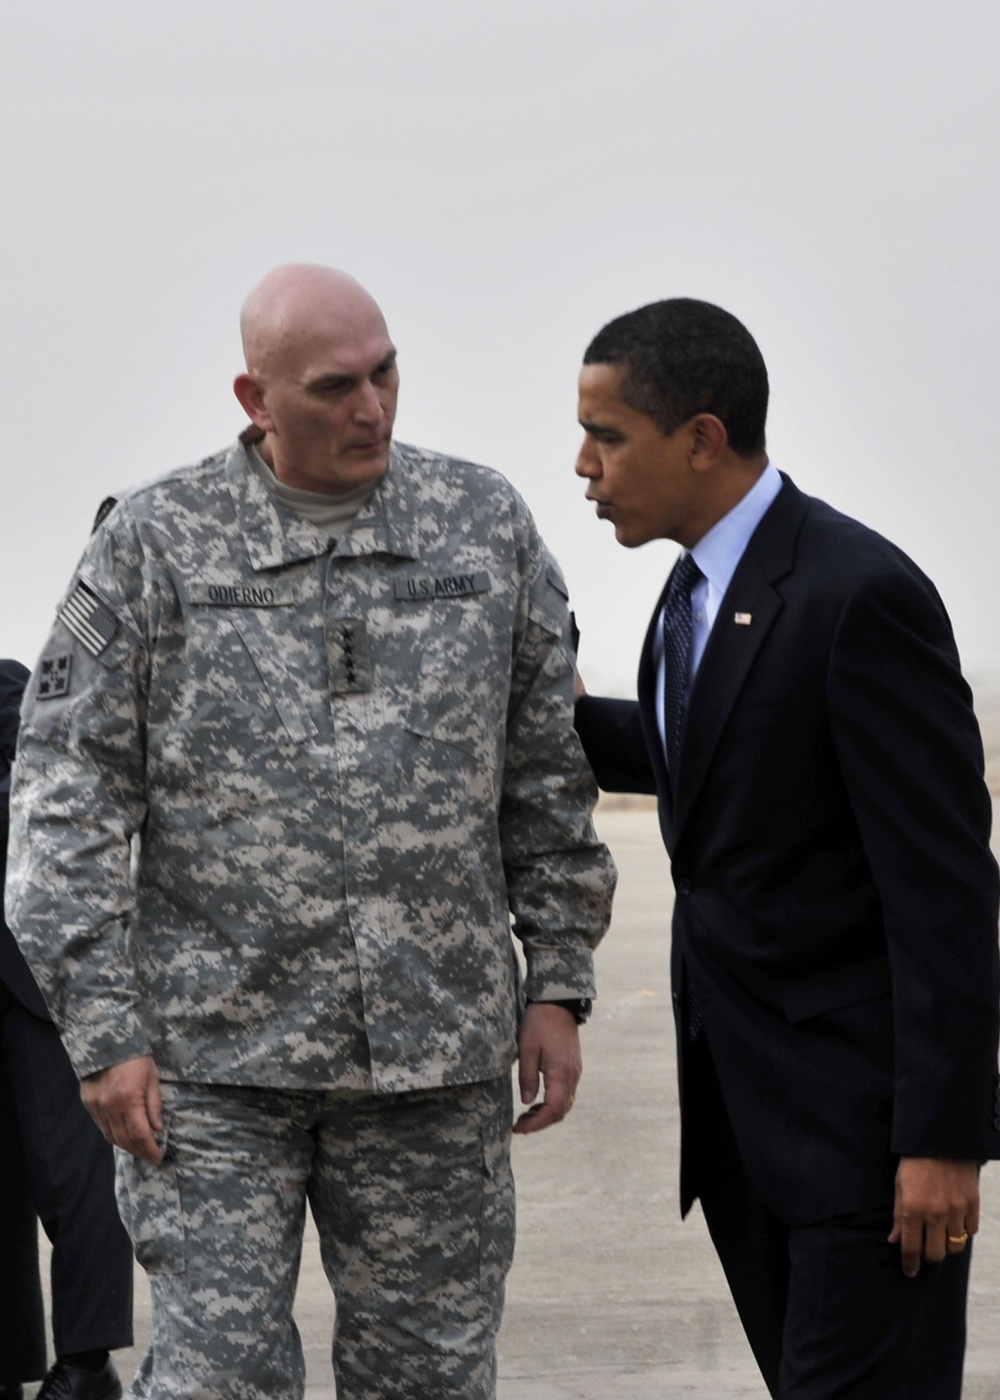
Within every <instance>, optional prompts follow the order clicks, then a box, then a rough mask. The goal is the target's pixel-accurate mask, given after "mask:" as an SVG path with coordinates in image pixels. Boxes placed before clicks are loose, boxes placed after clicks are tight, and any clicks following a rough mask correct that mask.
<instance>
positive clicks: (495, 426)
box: [0, 0, 1000, 694]
mask: <svg viewBox="0 0 1000 1400" xmlns="http://www.w3.org/2000/svg"><path fill="white" fill-rule="evenodd" d="M998 52H1000V6H998V5H997V4H996V2H995V0H953V3H950V4H944V3H942V0H933V3H931V0H908V3H903V0H898V3H897V2H896V0H891V2H890V0H865V3H860V2H859V0H696V2H694V0H692V3H689V4H679V3H675V0H534V3H526V0H505V3H503V4H489V5H487V4H481V3H478V0H381V3H379V4H368V5H364V4H343V3H338V0H326V3H319V0H312V2H311V3H310V2H309V0H284V3H282V4H280V5H279V4H276V3H273V0H272V2H271V3H266V4H265V3H262V0H139V2H138V3H136V0H130V2H129V3H124V0H89V3H88V4H86V5H82V4H79V3H78V0H54V3H46V0H33V3H30V4H29V3H26V0H7V4H6V6H5V33H4V58H3V64H4V92H3V97H2V99H0V101H2V117H3V125H2V129H0V152H2V172H3V183H2V197H3V209H4V214H3V219H2V232H0V239H2V244H0V259H2V262H0V265H2V267H3V273H4V275H3V277H2V279H0V298H2V312H3V322H2V324H3V327H4V331H5V334H4V336H3V342H2V356H3V359H2V374H0V382H2V385H3V411H4V425H5V429H6V434H5V436H6V457H7V462H6V467H5V483H6V484H5V490H4V536H3V549H2V551H0V588H2V597H3V619H2V620H3V632H2V637H0V651H2V652H4V653H6V654H13V655H17V656H20V657H22V658H23V659H24V660H26V661H28V662H29V663H30V662H32V661H33V660H34V657H35V656H36V655H37V652H38V650H39V648H40V646H41V643H42V641H43V639H44V636H45V633H46V631H47V629H48V626H49V621H50V618H51V615H52V609H53V607H54V605H55V603H56V601H57V599H58V597H59V595H60V594H61V592H62V590H63V588H64V586H65V584H66V581H67V580H68V577H69V574H70V572H71V570H72V567H73V564H74V562H75V559H76V557H77V555H78V554H79V551H80V549H81V548H82V545H83V543H84V541H85V538H86V534H87V531H88V528H89V523H90V520H91V518H92V516H93V512H94V509H95V507H96V505H97V504H98V503H99V501H100V500H101V499H102V498H103V497H104V496H105V495H106V494H108V492H109V491H112V490H113V489H114V488H116V487H119V486H121V485H124V484H127V483H130V482H134V481H137V480H142V479H144V478H147V477H150V476H153V475H156V474H158V473H159V472H161V471H165V470H167V469H169V468H171V467H173V466H175V465H178V464H180V463H182V462H186V461H192V460H197V459H198V458H200V457H202V456H204V455H206V454H207V453H208V452H210V451H212V450H214V449H216V448H218V447H220V446H222V445H224V444H225V443H227V442H228V441H230V440H231V439H232V438H233V437H234V436H235V433H236V432H237V431H238V430H239V429H240V427H241V426H242V419H241V415H240V410H239V407H238V405H237V404H236V401H235V399H234V398H233V396H232V392H231V383H232V378H233V375H234V373H235V372H236V370H237V369H238V367H239V341H238V336H237V330H236V318H237V313H238V308H239V303H240V301H241V299H242V296H243V294H244V293H245V292H246V290H247V289H248V288H249V287H250V285H251V284H252V283H253V282H254V281H255V280H256V279H257V277H259V276H260V274H261V273H263V272H264V271H265V270H266V269H267V268H268V267H270V266H272V265H274V264H276V263H279V262H285V261H289V260H310V261H318V262H326V263H331V264H333V265H336V266H340V267H344V268H346V269H347V270H349V271H351V272H353V273H354V274H355V275H356V276H357V277H359V278H360V279H361V281H363V282H364V283H365V284H366V285H367V286H368V287H369V288H370V289H371V291H372V292H373V293H374V294H375V296H376V297H377V298H378V299H379V300H380V301H381V303H382V305H383V307H384V309H385V312H386V315H387V318H388V320H389V325H390V330H391V332H392V334H393V336H394V338H395V340H396V343H397V345H398V346H399V350H400V366H401V371H402V377H403V386H402V392H401V398H400V412H399V418H398V420H397V435H398V436H399V437H401V438H403V439H405V440H409V441H413V442H417V443H420V444H423V445H425V446H430V447H437V448H442V449H446V450H448V451H452V452H456V453H459V454H461V455H464V456H468V457H471V458H473V459H475V460H479V461H484V462H487V463H489V464H490V465H493V466H496V467H498V468H499V469H500V470H502V471H503V472H505V473H506V474H507V475H508V476H509V477H510V478H511V479H512V480H513V481H514V482H515V484H516V485H517V486H518V487H519V488H520V489H521V490H522V492H523V493H524V495H525V496H526V497H527V499H528V501H529V503H530V505H531V506H532V508H533V509H534V511H535V514H536V516H537V518H538V520H539V522H540V524H541V526H542V529H543V531H544V533H545V535H546V537H547V538H548V539H549V542H550V544H551V545H552V547H553V549H554V551H555V553H556V554H557V555H558V556H559V558H560V559H561V561H562V564H563V566H564V568H565V571H566V574H567V577H568V580H569V583H570V587H571V591H572V593H573V600H574V604H575V607H576V610H577V613H578V616H579V619H580V623H581V626H582V629H583V634H584V641H583V647H582V650H581V659H582V664H583V667H584V670H585V672H586V674H587V676H588V679H589V680H590V682H591V684H592V686H593V687H595V688H596V687H600V688H606V687H610V688H613V689H615V690H617V691H618V692H619V693H623V694H624V693H629V691H630V690H631V689H632V686H633V676H634V670H635V661H636V657H637V655H638V649H639V645H640V642H641V638H642V634H643V632H644V629H645V625H646V621H647V618H648V614H649V611H650V609H651V607H652V604H653V602H654V600H655V596H656V594H657V592H658V590H659V588H660V585H661V583H662V579H663V577H664V576H665V574H666V571H667V569H668V568H669V565H670V563H671V561H672V559H673V557H674V555H675V554H676V547H675V546H673V545H671V544H669V543H667V542H663V543H656V544H653V545H649V546H647V547H646V548H644V549H642V550H639V551H637V552H635V553H628V552H626V551H625V550H623V549H621V548H620V547H619V546H617V545H616V544H615V543H614V537H613V534H612V531H611V527H610V526H609V525H607V524H602V523H600V522H598V521H596V520H595V519H594V517H593V515H592V513H591V512H592V508H591V507H590V506H589V505H587V504H586V503H585V502H584V500H583V487H582V485H581V483H579V482H578V481H577V479H576V478H575V477H574V475H573V462H574V458H575V453H576V448H577V443H578V440H579V432H578V429H577V427H576V375H577V371H578V367H579V362H580V357H581V354H582V351H583V349H584V346H585V345H586V343H587V341H588V340H589V338H590V336H591V335H592V334H593V333H594V332H595V331H596V330H597V329H598V327H599V326H600V325H601V324H603V322H604V321H606V320H608V319H609V318H610V317H611V316H613V315H615V314H617V313H618V312H620V311H623V310H626V309H628V308H630V307H633V306H636V305H639V304H641V303H643V302H646V301H651V300H654V299H656V298H659V297H663V296H673V295H692V296H699V297H704V298H706V299H708V300H712V301H717V302H719V303H720V304H721V305H723V306H725V307H727V308H728V309H729V310H731V311H733V312H735V313H736V314H737V315H738V316H739V317H740V318H741V319H743V320H744V321H745V322H746V324H747V325H748V326H749V327H750V329H751V330H752V332H753V333H754V335H755V336H756V338H757V340H758V341H759V343H760V346H761V348H762V350H763V352H764V356H765V359H766V360H767V362H768V366H769V370H770V374H771V382H772V410H771V417H770V423H769V434H768V436H769V446H770V449H771V454H772V457H773V459H774V461H775V462H776V463H777V465H778V466H780V467H781V468H782V469H783V470H785V471H787V472H789V473H790V474H791V475H792V476H793V477H794V478H795V479H796V481H797V482H798V484H799V485H800V486H801V487H803V488H804V489H805V490H806V491H808V492H811V493H814V494H816V495H820V496H823V497H825V498H826V499H828V500H829V501H831V502H832V503H833V504H834V505H837V506H839V507H841V508H842V509H844V510H847V511H848V512H850V513H851V514H854V515H857V516H859V517H860V518H862V519H864V520H865V521H866V522H868V523H870V524H872V525H874V526H875V527H876V528H878V529H880V530H882V531H883V532H884V533H886V534H888V535H889V536H891V537H892V538H893V539H895V540H896V541H897V542H898V543H899V544H901V545H902V546H903V547H904V548H905V549H906V550H907V551H908V552H909V553H910V554H912V555H913V556H914V558H915V559H916V560H917V562H918V563H920V564H921V565H922V566H923V567H924V568H925V569H926V570H927V571H928V572H929V573H930V574H931V575H932V577H933V578H934V579H935V581H936V582H937V584H938V586H939V588H940V589H941V592H942V593H943V595H944V597H945V600H946V602H947V603H948V605H949V609H950V611H951V613H952V616H953V618H954V621H955V625H956V631H957V634H958V639H959V644H960V646H961V648H962V650H963V653H964V655H965V656H966V659H967V662H968V665H969V668H970V669H971V670H973V671H975V670H976V668H977V667H982V666H983V665H985V664H986V663H991V662H993V663H997V664H998V665H1000V628H998V624H997V621H996V619H995V616H994V612H995V607H996V601H995V600H996V599H997V597H998V595H1000V551H998V549H997V543H996V536H997V529H998V520H1000V472H998V458H1000V415H998V411H997V389H996V380H997V373H998V356H997V353H996V340H997V326H998V323H1000V269H998V256H997V251H996V245H997V229H998V217H997V216H998V206H1000V198H998V185H997V173H996V172H997V166H998V159H997V129H998V116H1000V71H998V68H1000V64H998Z"/></svg>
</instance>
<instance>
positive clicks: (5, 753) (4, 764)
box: [0, 659, 49, 1021]
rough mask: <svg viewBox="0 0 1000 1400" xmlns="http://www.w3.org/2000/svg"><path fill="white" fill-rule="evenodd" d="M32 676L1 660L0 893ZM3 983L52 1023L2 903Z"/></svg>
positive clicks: (0, 954)
mask: <svg viewBox="0 0 1000 1400" xmlns="http://www.w3.org/2000/svg"><path fill="white" fill-rule="evenodd" d="M28 676H29V672H28V670H27V668H26V667H25V666H22V665H21V663H20V662H19V661H10V660H6V659H3V660H0V854H2V859H3V864H2V866H0V891H2V890H3V882H4V880H5V878H6V871H7V828H8V815H9V803H10V768H11V764H12V763H13V762H14V751H15V748H16V746H17V726H18V719H19V717H20V712H21V696H22V694H23V693H24V687H25V685H26V684H27V682H28ZM0 982H3V983H4V985H5V986H6V987H7V989H8V991H10V992H12V993H13V995H14V996H15V997H17V999H18V1001H19V1002H20V1003H21V1005H22V1006H25V1007H27V1009H28V1010H29V1011H33V1012H34V1014H35V1015H36V1016H41V1017H43V1018H44V1019H45V1020H46V1021H47V1020H49V1013H48V1009H47V1007H46V1005H45V999H44V997H43V996H42V994H41V992H40V991H39V990H38V983H37V982H36V981H35V979H34V977H33V976H32V974H31V969H30V968H29V967H28V964H27V963H26V962H25V960H24V957H23V955H22V953H21V950H20V948H19V947H18V946H17V942H16V941H15V939H14V935H13V934H12V933H11V931H10V929H9V928H8V927H7V924H6V922H5V921H4V919H3V905H2V901H0Z"/></svg>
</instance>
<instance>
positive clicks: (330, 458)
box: [233, 263, 398, 493]
mask: <svg viewBox="0 0 1000 1400" xmlns="http://www.w3.org/2000/svg"><path fill="white" fill-rule="evenodd" d="M240 331H241V333H242V336H243V353H244V356H245V359H246V373H245V374H241V375H238V376H237V378H236V382H235V384H234V386H233V387H234V389H235V391H236V397H237V398H238V399H239V401H240V403H241V404H242V405H243V407H244V409H245V410H246V412H247V414H248V415H249V417H250V418H251V420H252V421H253V422H254V423H255V424H256V425H257V426H258V427H259V428H261V429H262V430H263V433H264V440H263V442H262V443H261V444H260V450H261V452H262V454H263V455H264V457H265V460H266V461H268V462H269V464H270V465H271V467H272V469H273V470H274V473H275V475H276V476H277V477H278V478H279V480H282V481H286V482H287V483H288V484H289V485H293V486H299V487H301V488H303V489H305V490H312V491H323V492H327V493H336V492H339V491H345V490H350V489H352V488H353V487H355V486H358V485H360V484H361V483H362V482H364V481H370V480H375V479H377V478H378V477H380V476H381V475H382V474H383V473H384V472H385V469H386V465H387V462H388V450H389V439H390V435H391V432H392V423H393V419H394V417H395V411H396V392H397V389H398V375H397V372H396V351H395V347H394V346H393V344H392V341H391V340H390V339H389V332H388V329H387V327H386V324H385V318H384V317H383V315H382V312H381V311H380V310H379V307H378V304H377V302H376V301H375V300H374V299H373V298H372V297H371V296H370V295H369V293H368V292H366V291H365V289H364V287H362V286H361V285H360V283H358V282H356V281H355V280H354V278H353V277H349V276H348V275H347V273H346V272H338V271H336V270H335V269H334V268H330V267H317V266H313V265H312V264H308V263H292V264H289V265H287V266H285V267H277V268H275V269H274V270H273V271H272V272H269V273H267V275H266V276H264V277H262V278H261V280H260V281H259V282H258V283H257V285H256V286H255V287H254V288H253V290H252V291H251V292H250V294H249V296H248V297H247V299H246V301H245V302H244V303H243V310H242V312H241V315H240Z"/></svg>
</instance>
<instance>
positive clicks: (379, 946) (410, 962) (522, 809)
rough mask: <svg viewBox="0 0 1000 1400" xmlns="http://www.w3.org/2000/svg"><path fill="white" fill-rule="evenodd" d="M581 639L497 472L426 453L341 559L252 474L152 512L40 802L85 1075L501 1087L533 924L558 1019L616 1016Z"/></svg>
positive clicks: (40, 966) (73, 1042) (75, 622)
mask: <svg viewBox="0 0 1000 1400" xmlns="http://www.w3.org/2000/svg"><path fill="white" fill-rule="evenodd" d="M81 584H82V587H81ZM567 637H568V622H567V606H566V596H565V587H564V585H563V582H562V579H561V577H560V575H559V573H558V570H557V568H556V566H555V564H554V563H553V561H552V559H551V557H550V556H549V555H548V554H547V552H546V551H545V548H544V546H543V545H542V543H541V541H540V540H539V537H538V535H537V533H536V530H535V527H534V524H533V522H532V520H531V517H530V515H529V513H528V511H527V508H526V507H525V506H524V503H523V502H522V501H521V499H520V497H519V496H518V495H517V494H516V492H515V491H514V490H513V488H512V487H511V486H510V485H509V484H508V483H507V482H506V481H504V480H503V478H502V477H500V476H498V475H497V474H495V473H493V472H490V471H487V470H484V469H482V468H478V467H472V466H469V465H468V464H465V463H461V462H456V461H454V460H451V459H447V458H442V457H440V456H436V455H434V454H431V453H427V452H423V451H419V450H417V449H414V448H411V447H405V446H400V445H394V446H393V448H392V453H391V459H390V466H389V471H388V473H387V475H386V477H385V478H384V480H383V481H382V482H381V483H380V484H379V486H378V488H377V489H376V490H375V492H374V494H373V496H372V497H371V499H370V500H369V502H368V503H367V505H366V506H365V507H363V509H362V511H361V512H360V514H359V515H358V516H357V518H356V520H355V522H354V524H353V526H352V527H351V529H350V530H349V532H348V533H347V534H346V535H344V537H343V538H342V539H341V540H340V541H339V543H338V544H337V545H336V547H333V546H332V544H331V541H330V540H329V539H328V537H327V536H326V535H324V534H321V533H319V532H317V531H316V530H315V529H314V528H313V527H312V526H310V525H308V524H307V523H306V522H305V521H303V520H302V519H301V518H300V517H299V516H297V515H295V514H294V513H293V512H291V511H289V510H287V509H285V508H284V507H283V506H282V505H280V504H279V503H278V502H277V501H276V500H275V499H274V498H273V497H272V495H271V494H270V492H269V491H268V490H267V488H266V487H265V486H264V484H263V483H262V482H261V481H260V480H259V479H258V477H257V476H256V475H255V474H254V473H253V471H252V470H251V469H250V467H249V465H248V462H247V458H246V453H245V451H244V449H243V446H242V445H240V444H237V445H236V446H235V447H234V448H233V449H231V450H230V451H229V452H227V453H225V454H223V455H220V456H218V457H215V458H209V459H208V460H207V461H205V462H203V463H202V464H201V465H200V466H197V467H194V468H187V469H183V470H181V471H178V472H175V473H173V474H171V475H169V476H167V477H165V478H163V479H161V480H158V481H156V482H154V483H152V484H151V485H148V486H145V487H143V488H140V489H138V490H136V491H134V492H132V493H131V494H129V495H128V496H127V497H126V498H125V499H124V500H122V502H121V503H120V504H119V505H118V507H117V508H116V509H115V510H114V511H113V512H112V513H111V515H110V516H109V517H108V518H107V519H106V520H105V521H104V523H103V524H102V525H101V526H100V528H99V529H98V530H97V532H96V534H95V535H94V537H93V539H92V541H91V543H90V546H89V547H88V549H87V551H86V553H85V555H84V557H83V560H82V562H81V564H80V567H79V570H78V573H77V576H76V578H75V579H74V581H73V583H72V585H71V587H70V590H69V592H68V594H67V597H66V599H65V600H64V602H63V604H62V606H61V608H60V619H59V621H58V622H57V624H56V627H55V630H54V632H53V633H52V636H51V637H50V639H49V642H48V644H47V646H46V648H45V651H44V653H43V661H42V662H41V664H40V665H39V667H38V668H37V670H36V672H35V675H34V677H33V679H32V681H31V684H30V686H29V689H28V692H27V695H26V697H25V704H24V712H23V722H22V728H21V740H20V748H19V756H18V761H17V769H16V779H15V797H14V828H13V832H12V842H11V844H12V851H11V861H10V866H9V871H8V917H9V921H10V923H11V925H12V927H13V928H14V929H15V932H16V933H17V936H18V939H19V941H20V943H21V946H22V947H23V949H24V951H25V954H26V956H27V957H28V959H29V961H30V962H31V963H32V965H33V968H34V970H35V973H36V975H37V977H38V980H39V982H40V983H41V985H42V988H43V990H44V992H45V995H46V998H47V1000H48V1002H49V1004H50V1006H51V1007H52V1010H53V1014H54V1017H55V1019H56V1021H57V1023H58V1024H59V1025H60V1028H61V1029H62V1032H63V1035H64V1038H65V1040H66V1044H67V1048H68V1050H69V1052H70V1055H71V1057H72V1059H73V1061H74V1064H75V1067H76V1070H77V1072H78V1073H79V1074H81V1075H83V1074H87V1073H90V1072H92V1071H95V1070H98V1069H101V1068H104V1067H106V1066H108V1065H110V1064H113V1063H117V1062H119V1061H122V1060H124V1059H127V1058H129V1057H131V1056H137V1055H141V1054H144V1053H146V1052H148V1051H151V1052H152V1054H153V1055H154V1057H155V1059H156V1061H157V1064H158V1065H159V1067H160V1070H161V1072H162V1073H163V1074H164V1075H165V1076H166V1077H167V1078H171V1079H185V1080H191V1081H201V1082H208V1083H211V1082H215V1083H238V1084H256V1085H262V1086H265V1085H274V1086H286V1087H295V1086H302V1087H308V1088H317V1087H329V1088H350V1089H359V1090H366V1089H367V1090H371V1089H372V1088H374V1089H375V1090H376V1091H379V1092H384V1091H393V1092H396V1091H402V1090H411V1089H417V1088H423V1087H428V1086H434V1085H441V1084H455V1083H469V1082H473V1081H476V1080H485V1079H491V1078H493V1077H495V1076H496V1075H498V1074H500V1073H502V1072H504V1071H505V1070H506V1069H507V1067H508V1066H509V1064H510V1061H511V1059H512V1057H513V1055H514V1051H515V1031H516V1012H517V971H516V963H515V958H514V954H513V945H512V942H511V938H510V933H509V930H510V914H511V913H512V914H513V920H514V930H515V932H516V934H517V936H518V937H519V938H520V939H521V942H522V945H523V948H524V952H525V956H526V962H527V983H526V991H527V995H528V996H529V997H532V998H542V999H545V998H547V999H559V998H569V997H580V996H590V995H592V994H593V990H594V986H593V973H592V955H591V950H592V948H593V947H594V945H595V944H596V943H597V942H598V940H599V939H600V937H601V935H602V933H603V931H604V929H605V927H606V924H607V921H608V918H609V913H610V901H611V894H612V890H613V885H614V867H613V865H612V862H611V859H610V857H609V855H608V853H607V851H606V850H605V848H604V847H603V846H602V845H600V844H599V843H598V842H597V840H596V837H595V835H594V831H593V828H592V825H591V822H590V813H591V810H592V806H593V801H594V798H595V795H596V790H595V788H594V786H593V782H592V779H591V776H590V771H589V769H588V767H587V765H586V762H585V759H584V757H583V753H582V750H581V748H580V746H579V743H578V741H577V738H576V735H575V733H574V732H573V729H572V724H571V706H572V695H571V691H572V661H571V656H570V651H569V646H568V640H567ZM46 662H49V663H51V664H50V665H48V666H47V667H46V664H45V663H46ZM67 672H68V674H67ZM43 676H47V677H49V678H50V679H51V680H52V681H53V684H52V685H51V686H50V688H49V690H48V691H46V692H45V693H44V694H43V693H40V690H39V686H40V684H41V683H42V682H41V680H40V678H41V677H43ZM133 837H136V838H137V839H139V840H141V852H140V854H139V855H138V858H136V859H134V860H133V870H134V872H135V879H134V881H133V879H132V878H131V877H130V860H129V856H130V842H132V840H133ZM133 855H134V852H133Z"/></svg>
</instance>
